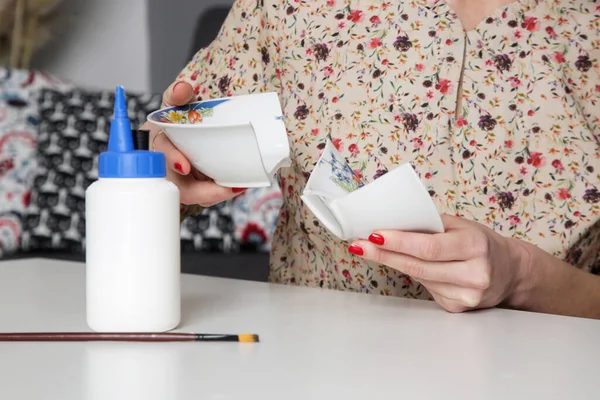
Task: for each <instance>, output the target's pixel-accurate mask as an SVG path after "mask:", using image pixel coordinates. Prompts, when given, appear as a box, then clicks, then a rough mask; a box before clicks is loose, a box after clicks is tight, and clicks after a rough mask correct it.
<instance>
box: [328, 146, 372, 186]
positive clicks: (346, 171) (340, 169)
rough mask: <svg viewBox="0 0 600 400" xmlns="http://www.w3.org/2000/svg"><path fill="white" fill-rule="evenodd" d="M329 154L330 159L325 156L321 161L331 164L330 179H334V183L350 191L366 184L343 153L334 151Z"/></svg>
mask: <svg viewBox="0 0 600 400" xmlns="http://www.w3.org/2000/svg"><path fill="white" fill-rule="evenodd" d="M329 156H330V157H331V159H330V160H327V159H326V158H325V157H324V158H322V159H321V163H325V164H329V165H330V166H331V176H330V177H329V179H330V180H331V181H333V183H335V184H336V185H337V186H339V187H341V188H342V189H344V190H345V191H346V192H348V193H350V192H353V191H355V190H357V189H359V188H361V187H363V186H364V183H363V182H362V180H361V179H360V178H359V177H358V175H356V173H355V172H354V171H353V170H352V168H351V167H350V165H348V163H347V162H346V161H345V160H344V159H343V157H342V156H341V155H336V154H335V152H334V151H332V152H331V153H330V154H329Z"/></svg>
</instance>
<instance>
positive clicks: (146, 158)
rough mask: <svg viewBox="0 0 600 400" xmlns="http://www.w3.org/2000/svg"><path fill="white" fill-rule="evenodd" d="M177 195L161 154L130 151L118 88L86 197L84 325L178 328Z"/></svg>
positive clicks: (139, 329) (149, 329)
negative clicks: (106, 139)
mask: <svg viewBox="0 0 600 400" xmlns="http://www.w3.org/2000/svg"><path fill="white" fill-rule="evenodd" d="M179 229H180V226H179V190H178V189H177V187H176V186H175V185H174V184H173V183H171V182H169V181H167V179H166V165H165V156H164V154H162V153H156V152H149V151H140V150H134V146H133V137H132V131H131V124H130V122H129V119H128V118H127V107H126V102H125V94H124V92H123V88H122V87H117V91H116V94H115V106H114V118H113V120H112V122H111V127H110V137H109V142H108V151H106V152H104V153H102V154H101V155H100V157H99V160H98V180H97V181H96V182H94V183H93V184H92V185H90V186H89V188H88V189H87V191H86V296H87V298H86V302H87V304H86V306H87V324H88V326H89V327H90V329H92V330H94V331H97V332H165V331H168V330H171V329H173V328H175V327H176V326H177V325H178V324H179V322H180V315H181V295H180V236H179V232H180V231H179Z"/></svg>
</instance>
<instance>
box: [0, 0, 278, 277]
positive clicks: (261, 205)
mask: <svg viewBox="0 0 600 400" xmlns="http://www.w3.org/2000/svg"><path fill="white" fill-rule="evenodd" d="M232 4H233V0H0V262H1V260H4V259H6V258H28V257H44V258H48V257H49V258H59V259H68V260H75V261H83V260H84V257H85V240H86V238H85V234H86V231H85V191H86V189H87V188H88V187H89V185H90V184H91V183H92V182H94V181H95V180H96V179H97V161H98V156H99V154H100V153H101V152H102V151H105V149H106V146H107V142H108V130H109V127H110V121H111V118H112V105H113V99H114V98H113V92H114V88H115V86H116V85H123V86H125V90H126V92H127V96H128V112H129V118H130V120H131V123H132V126H133V127H134V129H135V128H136V127H140V126H141V125H142V124H143V123H144V122H145V121H146V116H147V115H148V114H149V113H150V112H152V111H154V110H156V109H157V108H159V107H160V104H161V94H162V92H163V91H164V90H165V89H166V88H167V86H168V85H169V84H171V82H173V80H174V79H176V77H177V75H178V74H179V72H180V71H181V69H182V68H183V67H184V66H185V64H186V63H187V62H188V60H190V59H191V58H192V56H193V54H194V53H195V52H196V51H197V50H199V49H200V48H202V47H205V46H207V45H208V44H210V42H212V41H213V39H214V38H215V37H216V35H217V34H218V32H219V30H220V28H221V25H222V23H223V21H224V19H225V17H226V16H227V14H228V13H229V9H230V8H231V5H232ZM282 202H283V200H282V195H281V192H280V190H279V187H278V186H277V185H273V187H271V188H257V189H252V190H248V191H247V192H246V193H244V194H243V195H240V196H237V197H236V199H235V201H233V200H230V201H227V202H224V203H221V204H219V205H218V206H214V207H210V208H208V209H206V210H204V212H203V213H202V214H201V215H198V216H194V217H189V218H187V219H186V220H185V221H184V222H183V223H182V226H181V248H182V258H181V267H182V271H184V272H189V273H197V274H204V275H215V276H224V277H233V278H242V279H252V280H261V281H264V280H266V277H267V273H268V261H269V250H270V246H271V240H272V235H273V231H274V229H275V224H276V222H277V218H278V215H279V209H280V207H281V204H282Z"/></svg>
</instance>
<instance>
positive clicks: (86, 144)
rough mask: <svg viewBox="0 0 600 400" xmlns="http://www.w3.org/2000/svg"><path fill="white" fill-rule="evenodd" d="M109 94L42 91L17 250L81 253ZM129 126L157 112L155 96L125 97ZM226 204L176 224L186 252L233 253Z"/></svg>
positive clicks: (107, 118) (105, 130)
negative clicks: (34, 158)
mask: <svg viewBox="0 0 600 400" xmlns="http://www.w3.org/2000/svg"><path fill="white" fill-rule="evenodd" d="M113 100H114V94H113V93H112V92H108V91H106V92H105V91H83V90H72V91H66V92H60V91H56V90H43V91H42V92H41V93H40V96H39V105H40V111H41V121H40V131H39V139H38V154H37V163H38V168H37V172H36V175H35V179H34V189H33V190H32V193H31V202H30V205H29V207H28V208H27V210H26V211H25V214H24V223H23V225H24V230H23V235H22V239H21V247H22V250H23V251H32V250H56V251H71V252H81V251H83V250H84V248H85V190H86V189H87V187H88V186H89V185H90V184H91V183H93V182H94V181H95V180H96V179H97V178H98V176H97V161H98V155H99V154H100V153H101V152H103V151H105V150H106V146H107V143H108V132H109V129H110V120H111V118H112V113H113ZM127 105H128V111H129V118H130V120H131V124H132V126H133V127H134V128H135V127H138V126H140V125H142V124H143V123H144V122H145V120H146V116H147V115H148V114H149V113H150V112H152V111H154V110H156V109H158V108H159V107H160V96H157V95H152V96H151V95H134V94H129V95H127ZM230 209H231V208H230V206H229V204H223V205H222V206H221V207H215V208H211V209H209V210H205V211H204V213H203V215H200V216H198V217H193V218H189V219H188V220H187V221H186V222H185V223H184V224H183V225H182V230H181V234H182V247H183V248H184V249H186V250H204V251H206V250H218V251H235V250H236V249H237V247H238V246H237V245H236V243H235V241H234V240H233V239H232V238H233V224H232V223H231V222H229V221H231V210H230Z"/></svg>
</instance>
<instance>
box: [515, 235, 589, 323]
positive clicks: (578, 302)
mask: <svg viewBox="0 0 600 400" xmlns="http://www.w3.org/2000/svg"><path fill="white" fill-rule="evenodd" d="M519 246H520V247H522V251H523V268H522V269H521V270H522V272H523V273H522V274H521V277H520V278H519V281H518V283H517V284H516V285H515V292H514V294H513V295H512V296H511V297H510V298H509V299H508V301H507V305H508V306H509V307H511V308H516V309H521V310H526V311H534V312H541V313H548V314H558V315H569V316H576V317H583V318H597V319H600V276H597V275H592V274H589V273H587V272H584V271H582V270H580V269H578V268H576V267H573V266H572V265H570V264H567V263H566V262H564V261H562V260H560V259H558V258H556V257H553V256H552V255H550V254H548V253H546V252H545V251H543V250H541V249H539V248H537V247H535V246H533V245H531V244H528V243H520V244H519Z"/></svg>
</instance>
